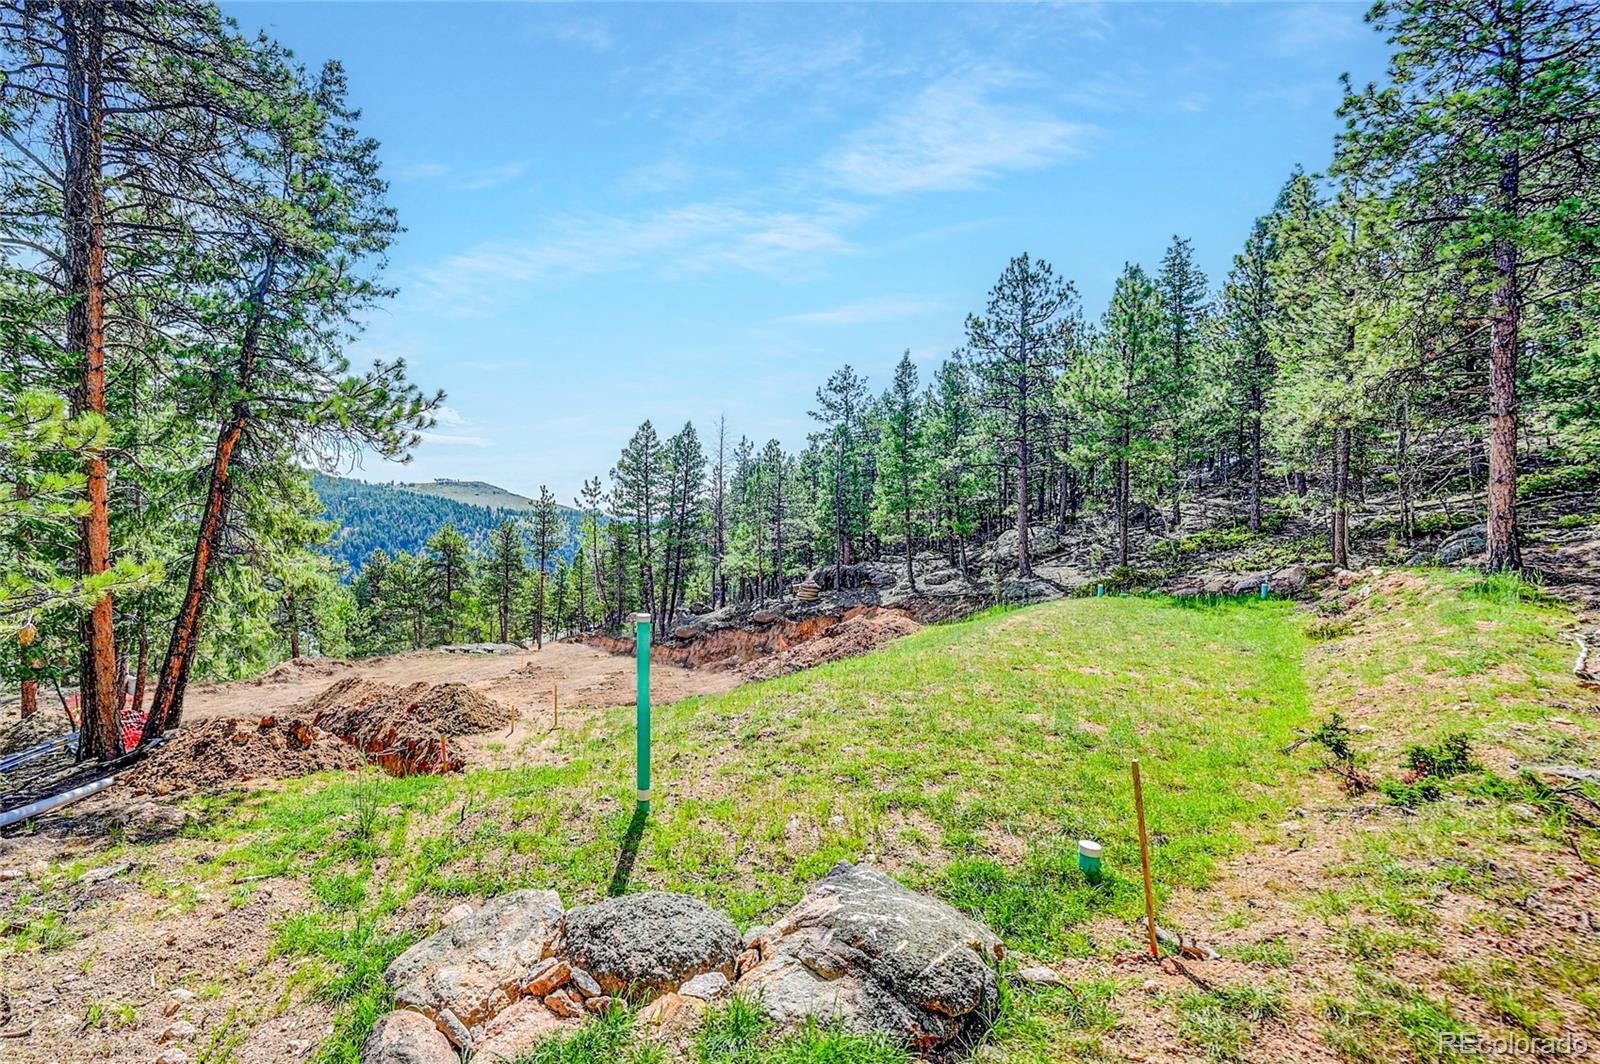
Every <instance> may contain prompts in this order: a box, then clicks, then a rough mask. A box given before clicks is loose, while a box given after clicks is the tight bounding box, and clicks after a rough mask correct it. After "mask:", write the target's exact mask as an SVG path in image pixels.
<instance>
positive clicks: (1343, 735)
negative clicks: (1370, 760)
mask: <svg viewBox="0 0 1600 1064" xmlns="http://www.w3.org/2000/svg"><path fill="white" fill-rule="evenodd" d="M1354 734H1355V733H1354V732H1353V731H1351V730H1350V725H1349V724H1347V723H1345V719H1344V714H1342V713H1340V712H1339V711H1338V710H1334V711H1333V713H1332V714H1330V715H1329V717H1328V719H1327V720H1325V721H1323V722H1322V723H1321V724H1319V725H1317V730H1316V731H1314V732H1312V733H1311V741H1312V742H1314V743H1316V744H1317V745H1319V746H1321V747H1322V748H1323V749H1325V750H1327V751H1328V753H1330V754H1332V755H1333V759H1334V760H1335V761H1339V762H1343V763H1344V764H1346V765H1349V764H1354V763H1355V759H1356V750H1355V746H1354V745H1353V744H1352V743H1351V741H1350V740H1351V737H1352V736H1353V735H1354Z"/></svg>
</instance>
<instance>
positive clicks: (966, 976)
mask: <svg viewBox="0 0 1600 1064" xmlns="http://www.w3.org/2000/svg"><path fill="white" fill-rule="evenodd" d="M1002 952H1003V947H1002V946H1001V944H1000V940H999V939H998V938H997V937H996V936H995V935H994V934H993V932H991V931H989V930H988V929H987V928H985V927H983V926H982V925H981V924H978V923H976V922H974V921H972V920H970V919H968V918H967V917H965V916H962V915H961V914H960V913H958V912H957V911H956V910H954V909H952V908H951V907H950V906H948V905H946V904H945V903H943V902H941V901H938V900H936V899H934V898H929V897H926V896H924V895H921V894H917V893H915V892H913V891H910V890H908V889H906V888H905V887H903V886H901V885H900V884H899V883H897V882H895V881H894V880H893V879H891V878H890V877H889V876H887V875H885V874H884V873H882V872H880V871H878V870H877V869H874V868H869V867H866V866H857V865H851V864H848V863H844V864H840V865H839V866H838V867H836V868H835V869H834V870H833V871H832V872H830V873H829V874H828V875H827V876H826V877H824V878H823V879H822V880H821V881H820V882H819V883H818V884H816V885H815V886H814V887H813V888H812V890H811V891H809V892H808V893H807V894H806V896H805V898H804V899H803V900H802V901H801V903H800V904H799V905H798V906H796V907H795V908H794V909H792V910H791V911H790V912H789V913H788V914H787V915H785V916H784V917H783V918H782V919H781V920H779V921H778V922H777V923H775V924H773V925H772V926H771V927H768V928H755V929H752V930H751V931H750V932H749V933H748V934H746V935H743V936H741V935H740V934H739V932H738V930H737V928H735V927H734V925H733V923H732V922H731V921H730V920H729V919H728V918H727V917H726V916H724V915H723V914H721V913H719V912H717V911H715V910H713V909H711V908H709V907H708V906H706V905H705V904H704V903H702V902H700V901H698V900H696V899H694V898H690V897H686V896H684V895H679V894H664V893H657V892H648V893H642V894H628V895H623V896H622V897H617V898H608V899H606V900H604V901H601V902H598V903H596V904H594V905H586V906H581V907H579V908H575V909H572V910H570V911H563V910H562V907H561V900H560V898H559V897H557V895H556V894H555V893H554V892H552V891H540V890H521V891H516V892H513V893H511V894H505V895H501V896H499V897H497V898H494V899H491V900H490V901H488V902H486V903H485V904H484V905H483V906H481V907H480V908H478V909H477V910H476V911H474V912H472V913H470V914H468V915H464V916H462V917H460V918H459V919H457V920H455V921H454V922H452V923H450V924H449V926H447V927H445V928H444V929H443V930H441V931H439V932H437V933H436V934H434V935H433V936H431V937H430V938H427V939H424V940H423V941H421V942H419V943H417V944H416V945H415V946H412V947H411V948H410V949H409V950H407V951H406V952H405V953H403V954H402V955H401V956H400V957H398V958H396V959H395V961H394V962H393V963H391V964H390V965H389V968H388V970H387V971H385V973H384V978H385V980H386V981H387V982H388V984H389V986H390V987H391V988H393V990H394V993H395V1001H396V1003H397V1004H398V1005H399V1006H400V1008H399V1009H398V1010H397V1011H395V1012H392V1013H390V1014H388V1015H387V1016H385V1017H383V1018H382V1019H381V1020H380V1021H379V1022H378V1024H377V1025H376V1026H375V1027H374V1028H373V1031H372V1033H371V1035H370V1036H369V1037H368V1039H367V1042H366V1044H365V1046H364V1047H363V1050H362V1061H363V1064H454V1062H455V1061H457V1060H458V1058H459V1057H460V1055H461V1054H463V1053H468V1054H470V1055H471V1058H472V1060H473V1061H475V1062H479V1061H481V1062H485V1064H492V1062H505V1064H509V1062H511V1061H514V1060H517V1059H518V1058H520V1057H523V1056H525V1055H527V1054H528V1053H529V1051H530V1050H531V1049H532V1048H533V1047H534V1046H535V1045H537V1044H538V1043H540V1042H542V1041H544V1040H545V1039H547V1038H549V1037H551V1036H552V1035H555V1034H559V1033H561V1032H562V1031H566V1030H572V1029H575V1028H576V1027H577V1026H578V1025H580V1024H581V1023H583V1022H584V1020H585V1018H586V1017H588V1016H589V1015H591V1014H598V1013H603V1012H605V1011H606V1010H607V1009H608V1008H610V1006H611V1003H612V1001H613V1000H614V999H619V998H620V999H623V1000H626V1001H628V1002H630V1003H632V1004H634V1005H636V1006H643V1007H642V1008H641V1009H640V1011H639V1013H638V1015H637V1022H638V1024H639V1025H640V1026H641V1027H643V1028H644V1029H646V1030H649V1031H654V1032H656V1033H658V1034H664V1035H670V1034H674V1033H679V1032H683V1031H686V1030H688V1029H690V1028H691V1027H693V1026H694V1025H695V1024H697V1023H698V1022H699V1019H700V1017H701V1016H702V1015H703V1014H704V1012H705V1011H706V1009H707V1008H709V1007H710V1004H711V1003H712V1002H714V1001H716V1000H718V999H719V998H723V997H726V996H728V995H731V994H739V995H742V996H746V997H748V998H749V999H750V1000H752V1001H755V1002H758V1003H759V1005H760V1007H761V1008H762V1010H763V1011H764V1012H766V1013H767V1015H769V1016H770V1017H771V1018H772V1019H773V1020H774V1021H775V1022H776V1023H777V1024H778V1025H780V1026H794V1025H798V1024H801V1023H804V1022H805V1021H806V1020H807V1019H808V1018H813V1019H816V1020H818V1021H819V1022H825V1023H839V1024H841V1025H843V1026H844V1027H846V1028H847V1029H851V1030H856V1031H862V1032H866V1031H881V1032H884V1033H887V1034H890V1035H892V1036H894V1037H895V1038H897V1039H898V1040H900V1041H902V1042H903V1043H904V1044H906V1045H907V1046H909V1047H912V1048H914V1049H917V1050H919V1051H923V1052H930V1053H932V1052H937V1051H939V1050H940V1049H941V1048H944V1047H946V1046H949V1045H951V1044H953V1043H955V1042H956V1041H957V1040H958V1039H961V1038H963V1037H965V1036H966V1035H968V1034H970V1033H972V1032H974V1031H977V1030H981V1029H982V1028H983V1027H984V1026H985V1025H987V1023H988V1022H989V1021H990V1019H991V1018H992V1016H993V1013H994V1009H995V1006H996V1005H997V1003H998V1000H999V985H998V983H997V981H996V977H995V966H996V965H997V963H998V962H999V960H1000V958H1001V956H1002Z"/></svg>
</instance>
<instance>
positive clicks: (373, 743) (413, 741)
mask: <svg viewBox="0 0 1600 1064" xmlns="http://www.w3.org/2000/svg"><path fill="white" fill-rule="evenodd" d="M306 712H307V713H309V714H311V715H312V716H313V719H314V720H315V722H316V724H317V726H318V727H320V728H323V729H326V730H327V731H330V732H332V733H333V734H335V735H337V736H339V737H340V738H341V739H344V740H345V741H346V742H349V743H352V744H354V745H355V746H356V747H357V748H358V749H360V750H361V751H362V752H363V753H365V754H367V755H368V756H369V757H371V758H372V759H373V760H374V761H376V762H377V763H378V764H379V765H382V766H383V768H384V769H385V770H386V771H389V772H392V773H395V774H396V775H407V774H410V773H413V772H437V771H449V770H451V769H455V768H460V767H462V766H463V764H464V761H463V759H462V758H461V757H460V756H459V751H458V752H457V755H456V756H452V755H451V752H450V749H449V739H450V738H452V737H457V736H462V735H478V734H481V733H483V732H487V731H492V730H494V729H497V728H503V727H505V726H506V725H508V724H510V723H511V722H512V721H513V720H515V719H516V710H514V709H512V708H511V707H509V706H506V705H504V704H502V703H500V702H497V701H495V700H494V699H492V698H490V697H488V696H487V695H483V694H480V693H478V692H477V691H474V690H473V689H472V688H470V687H468V686H466V685H465V684H460V683H445V684H430V683H427V682H426V681H419V682H417V683H414V684H409V685H407V686H405V687H397V686H395V685H394V684H386V683H378V682H375V681H373V680H368V679H364V678H362V677H360V676H347V677H345V678H344V679H343V680H340V681H338V682H337V683H335V684H333V685H332V686H331V687H329V688H328V689H327V690H326V691H323V692H322V693H321V694H320V695H318V696H317V697H316V698H313V699H312V700H311V701H310V702H308V703H307V704H306Z"/></svg>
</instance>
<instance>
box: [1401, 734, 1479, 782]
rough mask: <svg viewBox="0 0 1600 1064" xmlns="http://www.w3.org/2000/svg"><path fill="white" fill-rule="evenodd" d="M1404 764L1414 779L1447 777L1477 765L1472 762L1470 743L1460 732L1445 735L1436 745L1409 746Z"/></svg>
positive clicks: (1470, 769) (1457, 774)
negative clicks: (1442, 740)
mask: <svg viewBox="0 0 1600 1064" xmlns="http://www.w3.org/2000/svg"><path fill="white" fill-rule="evenodd" d="M1406 764H1407V766H1408V767H1410V769H1411V775H1412V777H1413V778H1414V779H1420V778H1422V777H1432V778H1434V779H1449V778H1450V777H1451V776H1459V775H1461V774H1462V773H1463V772H1471V771H1472V770H1473V769H1475V768H1476V767H1477V766H1476V765H1474V764H1473V762H1472V743H1471V742H1470V741H1469V740H1468V739H1467V737H1466V735H1465V734H1463V733H1461V732H1456V733H1454V734H1452V735H1447V736H1445V739H1444V742H1442V743H1440V744H1439V745H1438V746H1422V745H1420V744H1419V745H1417V746H1413V747H1411V748H1410V749H1409V750H1407V751H1406Z"/></svg>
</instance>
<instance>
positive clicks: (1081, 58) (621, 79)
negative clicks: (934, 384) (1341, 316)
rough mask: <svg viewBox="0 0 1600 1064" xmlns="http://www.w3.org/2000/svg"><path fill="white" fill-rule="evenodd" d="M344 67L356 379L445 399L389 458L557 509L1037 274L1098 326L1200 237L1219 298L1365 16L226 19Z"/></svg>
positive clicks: (896, 12) (408, 7) (682, 12)
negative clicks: (387, 196)
mask: <svg viewBox="0 0 1600 1064" xmlns="http://www.w3.org/2000/svg"><path fill="white" fill-rule="evenodd" d="M226 10H227V11H228V12H229V13H230V14H231V15H233V16H234V17H235V18H236V19H238V20H239V22H240V23H241V26H242V27H243V28H244V29H246V30H255V29H257V28H265V29H267V30H268V31H269V32H271V33H272V34H273V35H274V36H276V37H277V38H278V39H280V40H281V41H283V42H285V43H286V44H288V45H289V46H290V47H292V48H294V49H295V51H296V52H297V53H298V54H299V55H300V56H301V57H302V58H303V59H305V60H307V61H310V62H320V61H321V60H322V59H325V58H330V57H334V58H338V59H340V60H341V61H343V63H344V64H345V66H346V69H347V71H348V73H349V76H350V84H351V89H352V94H353V97H354V102H355V103H356V104H357V105H358V106H359V107H360V108H361V109H362V110H363V111H364V121H363V127H364V128H365V129H366V130H367V131H368V132H369V133H371V134H372V135H373V136H376V137H377V138H378V139H379V140H380V141H381V142H382V144H383V153H382V154H383V159H384V164H385V170H386V173H387V175H388V177H389V179H390V181H391V183H392V184H391V198H392V202H393V203H394V205H395V207H396V209H397V210H398V211H399V214H400V218H401V221H402V224H403V225H404V226H405V227H406V232H405V233H404V235H402V236H401V237H400V239H399V241H398V242H397V244H396V245H395V247H394V249H393V252H392V255H391V262H390V269H389V273H388V279H389V281H390V282H391V283H393V284H395V285H397V286H398V288H399V290H400V294H399V296H398V297H397V298H395V299H394V300H392V301H390V302H389V303H388V304H387V305H385V306H384V307H382V308H381V309H379V310H378V311H377V312H376V313H374V314H373V315H372V317H371V320H370V322H369V326H368V330H367V332H366V335H365V336H364V338H363V339H362V341H361V343H360V346H359V348H358V349H357V350H356V351H354V352H353V354H354V356H355V357H357V358H358V359H364V358H367V357H371V356H374V355H384V356H394V355H403V356H405V358H406V359H407V360H408V362H409V364H410V366H411V370H412V374H413V376H414V377H415V379H416V380H417V381H418V382H420V383H421V384H423V385H424V386H426V387H429V388H444V389H445V390H446V391H447V392H448V393H449V399H448V408H447V409H446V410H445V411H444V412H443V413H442V415H441V418H440V424H439V426H438V427H437V429H436V430H435V431H434V432H433V433H431V434H430V438H429V440H428V441H427V442H426V443H424V445H423V446H422V447H421V448H420V450H419V451H418V452H417V455H416V459H415V461H414V462H413V464H412V465H411V466H409V467H397V466H391V465H388V464H386V463H383V462H378V461H373V460H369V461H367V462H366V463H365V464H364V466H363V467H362V468H360V469H358V470H356V471H355V475H357V476H360V477H363V478H365V479H369V480H390V479H400V480H422V479H429V478H433V477H440V476H449V477H460V478H466V479H482V480H489V481H492V482H494V483H497V484H500V485H502V486H504V487H507V488H510V489H512V490H514V491H519V492H522V493H525V494H526V493H530V492H533V491H535V490H536V489H537V486H538V485H539V484H540V483H547V484H549V485H550V487H551V488H552V490H554V491H556V492H557V493H558V495H559V496H560V497H561V498H562V499H563V500H564V501H565V500H569V499H570V498H571V497H572V495H573V494H574V493H575V491H576V490H577V488H578V486H579V484H580V482H581V481H582V480H583V478H585V477H587V476H591V475H594V474H597V473H599V474H603V473H605V472H606V471H607V470H608V469H609V468H610V466H611V465H612V463H613V462H614V461H615V458H616V454H617V451H618V450H619V449H620V447H621V446H622V444H623V443H624V442H625V440H626V438H627V436H628V434H629V433H630V432H631V431H632V430H633V428H634V427H635V426H636V425H637V424H638V423H639V422H640V421H641V420H643V419H644V418H647V417H648V418H651V419H652V420H653V421H654V422H655V424H656V426H657V428H658V429H661V430H663V434H665V433H666V432H670V431H673V430H675V429H676V428H678V427H679V426H680V425H682V423H683V422H684V421H685V420H693V421H695V422H696V424H697V425H698V426H699V427H700V429H701V432H702V435H704V434H706V432H707V431H708V429H709V427H710V425H711V423H712V422H713V421H714V420H715V418H716V417H717V415H718V414H720V413H726V414H727V415H728V418H729V423H730V430H731V431H732V432H733V433H734V434H735V435H737V434H739V433H741V432H742V433H744V434H746V435H749V436H751V437H752V438H754V439H755V440H756V441H757V443H758V444H759V443H761V442H764V441H765V440H766V439H768V438H769V437H773V436H776V437H777V438H778V439H780V440H782V441H783V443H784V444H785V445H786V446H789V447H796V446H798V445H800V444H801V443H803V441H804V439H805V435H806V433H807V432H808V431H809V428H810V423H809V421H808V418H807V416H806V411H807V409H808V408H809V406H810V405H811V397H812V393H813V391H814V389H815V388H816V386H817V385H818V384H819V383H821V381H822V380H823V379H824V378H825V377H826V376H827V374H828V373H829V372H830V371H831V370H832V369H834V368H835V367H837V366H838V365H840V364H842V363H845V362H849V363H851V364H852V365H854V366H855V367H856V368H857V369H858V370H860V371H862V372H864V373H866V374H867V375H868V377H869V378H870V380H871V382H872V384H873V386H874V387H875V388H880V387H882V386H883V385H884V384H886V383H887V380H888V376H889V371H890V368H891V367H892V366H893V364H894V362H895V361H896V360H897V359H898V357H899V355H900V352H901V351H902V350H905V349H907V348H909V349H910V350H911V352H912V355H913V357H914V358H915V359H917V361H918V362H919V364H920V365H921V366H922V367H923V368H924V372H925V373H926V371H927V370H929V369H931V368H932V366H934V365H935V364H937V362H938V360H939V359H941V358H943V357H944V356H946V355H948V354H949V352H950V351H951V350H953V349H954V348H955V347H957V346H958V345H959V344H960V342H961V337H962V328H961V327H962V321H963V319H964V318H965V315H966V314H967V312H968V311H970V310H976V309H980V308H981V306H982V303H983V301H984V297H985V293H986V292H987V291H988V289H989V286H990V285H991V284H992V283H993V281H994V279H995V277H996V276H997V275H998V274H999V272H1000V270H1001V268H1002V267H1003V266H1004V265H1005V262H1006V260H1007V259H1008V258H1009V257H1010V256H1012V255H1015V254H1019V253H1021V252H1024V251H1026V252H1029V253H1031V254H1033V255H1034V256H1040V257H1044V258H1046V259H1048V260H1049V261H1051V262H1052V263H1053V264H1054V265H1055V267H1056V268H1057V271H1058V272H1059V273H1061V274H1063V275H1065V276H1066V277H1068V278H1071V279H1072V280H1073V281H1075V282H1076V284H1077V286H1078V289H1079V291H1080V292H1081V293H1082V295H1083V297H1084V304H1085V309H1086V312H1087V313H1088V314H1089V315H1090V316H1098V314H1099V312H1100V309H1101V307H1102V305H1103V303H1104V301H1105V299H1106V298H1107V296H1108V294H1109V292H1110V288H1111V283H1112V281H1113V279H1114V278H1115V276H1116V274H1117V272H1118V271H1119V270H1120V269H1121V267H1122V265H1123V263H1124V262H1126V261H1130V260H1131V261H1139V262H1143V263H1145V264H1147V265H1150V266H1152V267H1153V266H1154V265H1155V264H1156V263H1157V262H1158V261H1159V258H1160V255H1161V252H1162V250H1163V249H1164V248H1165V247H1166V245H1167V243H1168V241H1169V240H1170V239H1171V237H1172V235H1173V234H1174V233H1181V234H1183V235H1185V236H1188V237H1190V238H1191V239H1192V240H1193V241H1194V243H1195V246H1196V250H1197V253H1198V255H1199V257H1200V260H1201V262H1202V264H1203V265H1204V267H1205V268H1206V270H1207V272H1208V273H1209V274H1210V275H1211V277H1212V280H1213V282H1214V283H1215V281H1216V280H1217V279H1218V278H1219V277H1220V275H1221V273H1222V272H1223V271H1224V270H1225V269H1226V266H1227V263H1228V261H1229V259H1230V257H1231V256H1232V254H1233V252H1234V251H1235V250H1236V247H1237V245H1238V244H1239V243H1241V242H1242V240H1243V238H1244V236H1245V233H1246V230H1247V227H1248V225H1249V223H1250V220H1251V219H1252V218H1254V217H1255V216H1257V215H1258V214H1260V213H1262V212H1263V211H1264V210H1266V209H1267V208H1268V207H1269V206H1270V204H1271V202H1272V198H1273V196H1274V195H1275V193H1276V190H1277V188H1278V186H1279V185H1280V184H1281V183H1282V181H1283V180H1284V178H1285V176H1286V175H1287V173H1288V171H1289V170H1290V168H1291V167H1292V166H1294V165H1295V164H1296V163H1303V164H1305V165H1306V166H1307V167H1308V168H1311V169H1317V168H1320V167H1321V166H1323V165H1324V164H1325V163H1326V160H1327V158H1328V153H1329V149H1330V147H1331V144H1332V138H1333V135H1334V133H1335V131H1336V129H1337V119H1336V118H1335V116H1334V108H1335V106H1336V105H1337V103H1338V99H1339V86H1338V81H1337V78H1338V76H1339V74H1341V73H1343V72H1349V73H1351V74H1352V75H1354V76H1355V77H1356V78H1357V80H1358V81H1366V80H1370V79H1373V78H1376V77H1378V76H1379V75H1380V74H1381V72H1382V69H1383V65H1384V58H1385V48H1384V45H1383V42H1382V40H1381V39H1380V37H1379V36H1378V34H1376V33H1375V32H1374V31H1372V30H1371V29H1370V28H1369V27H1367V26H1366V25H1364V23H1363V22H1362V14H1363V12H1364V6H1363V5H1360V4H1273V3H1237V4H1200V3H1194V4H1138V3H1126V4H1105V5H1099V4H1067V5H1059V6H1023V5H1013V4H987V5H957V4H945V5H937V6H919V5H876V6H870V7H858V6H844V5H825V6H805V5H779V4H767V5H758V6H742V5H708V6H688V5H669V4H658V5H637V6H636V5H622V4H606V5H598V4H597V5H586V6H565V5H535V4H490V3H432V4H376V3H343V4H335V3H287V4H270V3H248V4H230V5H226Z"/></svg>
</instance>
